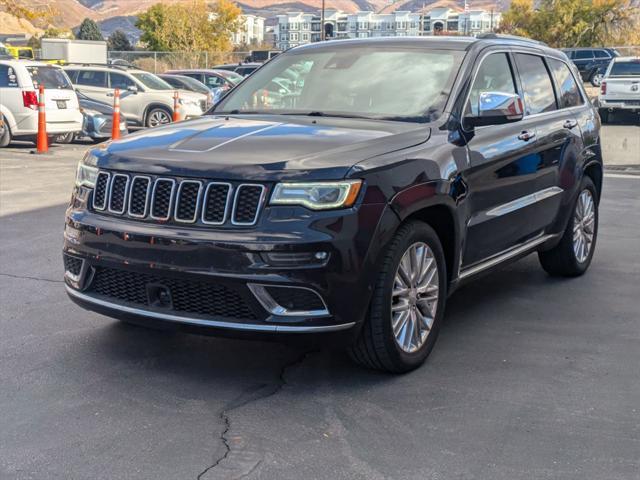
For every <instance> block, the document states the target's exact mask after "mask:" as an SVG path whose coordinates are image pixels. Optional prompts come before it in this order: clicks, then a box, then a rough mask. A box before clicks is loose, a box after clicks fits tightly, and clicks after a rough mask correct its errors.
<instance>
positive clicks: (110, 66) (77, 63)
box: [64, 62, 138, 70]
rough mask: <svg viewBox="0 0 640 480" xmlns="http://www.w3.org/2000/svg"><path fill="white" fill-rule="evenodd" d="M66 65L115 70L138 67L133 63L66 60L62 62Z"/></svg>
mask: <svg viewBox="0 0 640 480" xmlns="http://www.w3.org/2000/svg"><path fill="white" fill-rule="evenodd" d="M64 65H65V66H67V65H75V66H77V67H103V68H115V69H117V70H127V69H131V68H138V67H136V66H134V65H131V66H128V65H114V64H111V63H90V62H67V63H65V64H64Z"/></svg>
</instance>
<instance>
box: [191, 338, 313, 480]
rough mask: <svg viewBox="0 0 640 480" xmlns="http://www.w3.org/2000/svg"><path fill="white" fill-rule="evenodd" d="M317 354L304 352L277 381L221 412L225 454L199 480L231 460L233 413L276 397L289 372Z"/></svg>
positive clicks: (284, 368) (254, 389) (283, 368)
mask: <svg viewBox="0 0 640 480" xmlns="http://www.w3.org/2000/svg"><path fill="white" fill-rule="evenodd" d="M316 352H317V350H309V351H305V352H303V353H302V354H301V355H298V356H297V357H295V358H294V359H293V360H292V361H290V362H287V363H285V364H284V365H282V366H281V367H280V369H279V372H278V376H277V379H276V381H274V382H271V383H265V384H260V385H258V386H254V387H252V388H249V389H247V390H245V391H243V392H242V393H241V394H240V395H239V396H238V397H236V398H235V399H234V400H232V401H231V402H229V403H228V404H226V405H225V406H224V407H223V408H222V409H221V410H220V413H219V414H218V417H219V418H220V420H221V421H222V423H223V425H224V428H223V429H222V432H221V433H220V436H219V439H220V441H221V442H222V445H223V447H224V452H223V453H222V455H220V456H219V457H218V458H217V459H215V460H214V462H213V463H212V464H211V465H209V466H208V467H207V468H205V469H204V470H203V471H202V472H200V474H198V477H197V479H198V480H202V479H204V478H206V476H207V474H209V473H211V472H212V471H214V470H215V469H216V468H217V467H219V466H220V465H221V464H222V462H224V461H225V460H226V459H227V458H229V455H231V453H232V451H233V448H232V445H231V442H230V440H229V433H230V432H231V428H232V422H231V417H230V414H231V412H233V411H235V410H238V409H239V408H242V407H244V406H246V405H248V404H250V403H254V402H257V401H261V400H265V399H267V398H269V397H272V396H274V395H276V394H277V393H278V392H280V390H282V388H283V387H284V386H285V385H286V384H287V383H288V382H287V380H286V374H287V371H288V370H290V369H291V368H294V367H296V366H298V365H300V364H302V363H303V362H304V361H305V360H306V358H307V357H308V356H309V355H311V354H313V353H316ZM261 463H262V459H260V460H258V461H256V462H255V463H254V464H253V465H251V467H250V468H249V469H247V471H246V472H242V473H241V474H240V476H238V477H235V476H234V477H233V478H246V477H247V476H249V475H250V474H251V473H253V472H254V471H255V470H256V469H257V468H258V467H259V465H260V464H261Z"/></svg>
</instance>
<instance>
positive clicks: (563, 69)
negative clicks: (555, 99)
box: [547, 58, 583, 108]
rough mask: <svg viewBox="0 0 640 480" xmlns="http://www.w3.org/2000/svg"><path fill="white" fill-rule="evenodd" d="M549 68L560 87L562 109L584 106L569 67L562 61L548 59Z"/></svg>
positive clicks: (559, 94)
mask: <svg viewBox="0 0 640 480" xmlns="http://www.w3.org/2000/svg"><path fill="white" fill-rule="evenodd" d="M547 62H548V64H549V68H550V69H551V72H552V73H553V76H554V77H555V79H556V83H557V85H558V96H559V97H560V108H568V107H576V106H578V105H582V103H583V102H582V95H581V94H580V89H579V88H578V84H577V83H576V80H575V78H573V75H572V74H571V70H569V67H568V66H567V65H566V64H565V63H564V62H561V61H560V60H555V59H553V58H548V59H547Z"/></svg>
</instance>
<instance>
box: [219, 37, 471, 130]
mask: <svg viewBox="0 0 640 480" xmlns="http://www.w3.org/2000/svg"><path fill="white" fill-rule="evenodd" d="M463 55H464V52H461V51H452V50H430V49H427V48H407V47H404V48H398V47H383V46H381V45H380V44H378V45H375V46H367V47H363V46H341V45H335V46H333V48H321V49H319V48H318V49H303V50H300V51H298V52H296V51H295V50H294V51H292V52H289V53H286V54H282V55H279V56H278V57H277V58H275V59H274V60H272V61H271V62H269V63H267V64H266V65H265V66H264V67H262V68H261V69H260V70H258V71H256V72H255V73H254V74H253V75H251V76H250V77H248V78H246V79H245V80H244V82H242V83H241V84H240V85H239V86H238V87H237V88H236V89H235V90H233V91H232V92H231V93H230V94H229V95H228V96H227V97H226V98H225V99H224V100H223V101H222V102H221V103H220V104H219V105H218V107H217V108H216V109H215V112H214V113H221V112H225V113H231V112H233V113H243V112H245V113H281V114H301V115H318V116H320V115H327V116H331V115H335V116H347V117H365V118H382V119H390V120H402V121H428V120H431V119H433V118H436V117H437V116H438V115H439V114H440V113H441V111H442V109H443V107H444V104H445V102H446V100H447V97H448V95H449V92H450V90H451V86H452V84H453V80H454V78H455V75H456V73H457V71H458V68H459V65H460V63H461V61H462V57H463Z"/></svg>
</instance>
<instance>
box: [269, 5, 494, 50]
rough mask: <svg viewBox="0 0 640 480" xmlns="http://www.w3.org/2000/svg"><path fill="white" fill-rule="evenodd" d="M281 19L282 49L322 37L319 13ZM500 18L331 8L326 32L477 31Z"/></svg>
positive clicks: (277, 33)
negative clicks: (352, 11)
mask: <svg viewBox="0 0 640 480" xmlns="http://www.w3.org/2000/svg"><path fill="white" fill-rule="evenodd" d="M277 19H278V21H277V24H276V26H275V27H274V45H275V47H276V48H278V49H280V50H286V49H288V48H291V47H295V46H297V45H302V44H305V43H311V42H319V41H320V40H321V36H322V35H321V34H322V28H321V25H320V24H321V23H322V19H321V15H320V14H319V13H305V12H288V13H286V14H283V15H278V16H277ZM499 21H500V14H499V13H497V12H487V11H484V10H471V11H465V12H456V11H454V10H452V9H449V8H434V9H433V10H431V11H429V12H426V13H414V12H408V11H396V12H393V13H374V12H366V11H363V12H356V13H344V12H341V11H339V10H333V9H327V10H325V18H324V33H325V38H326V39H328V40H335V39H341V38H369V37H402V36H416V35H438V34H446V33H452V34H463V35H476V34H478V33H483V32H489V31H492V30H494V29H495V28H496V27H497V26H498V25H499Z"/></svg>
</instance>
